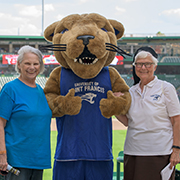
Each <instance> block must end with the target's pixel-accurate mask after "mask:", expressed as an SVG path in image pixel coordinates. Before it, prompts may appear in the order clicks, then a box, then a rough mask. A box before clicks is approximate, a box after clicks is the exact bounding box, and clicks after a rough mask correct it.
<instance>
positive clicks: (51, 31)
mask: <svg viewBox="0 0 180 180" xmlns="http://www.w3.org/2000/svg"><path fill="white" fill-rule="evenodd" d="M57 24H58V22H55V23H53V24H51V25H50V26H48V27H47V28H46V29H45V31H44V37H45V39H46V40H47V41H49V42H52V39H53V36H54V30H55V28H56V26H57Z"/></svg>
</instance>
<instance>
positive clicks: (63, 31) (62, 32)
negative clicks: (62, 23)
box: [60, 29, 68, 34]
mask: <svg viewBox="0 0 180 180" xmlns="http://www.w3.org/2000/svg"><path fill="white" fill-rule="evenodd" d="M66 31H68V29H64V30H62V31H61V32H60V33H61V34H64V33H65V32H66Z"/></svg>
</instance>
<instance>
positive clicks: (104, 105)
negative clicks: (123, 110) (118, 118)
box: [99, 91, 124, 118]
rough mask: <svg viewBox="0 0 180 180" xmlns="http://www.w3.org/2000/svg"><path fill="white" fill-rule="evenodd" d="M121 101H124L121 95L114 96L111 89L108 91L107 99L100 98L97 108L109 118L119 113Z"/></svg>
mask: <svg viewBox="0 0 180 180" xmlns="http://www.w3.org/2000/svg"><path fill="white" fill-rule="evenodd" d="M122 101H124V99H123V98H122V97H115V96H114V95H113V92H112V91H108V92H107V99H101V101H100V106H99V108H100V110H101V113H102V115H103V116H104V117H106V118H110V117H111V116H113V115H117V114H120V111H119V107H120V106H121V105H120V104H121V102H122ZM123 104H124V103H123Z"/></svg>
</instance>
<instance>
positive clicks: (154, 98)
mask: <svg viewBox="0 0 180 180" xmlns="http://www.w3.org/2000/svg"><path fill="white" fill-rule="evenodd" d="M151 97H153V100H154V101H158V100H159V99H160V98H161V96H160V95H159V94H154V95H151Z"/></svg>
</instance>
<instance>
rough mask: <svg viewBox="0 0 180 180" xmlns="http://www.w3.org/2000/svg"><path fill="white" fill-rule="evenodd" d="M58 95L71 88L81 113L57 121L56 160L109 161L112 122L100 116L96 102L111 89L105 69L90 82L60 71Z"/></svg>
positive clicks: (64, 93)
mask: <svg viewBox="0 0 180 180" xmlns="http://www.w3.org/2000/svg"><path fill="white" fill-rule="evenodd" d="M60 87H61V95H64V96H65V95H66V94H67V93H68V91H69V90H70V89H71V88H74V89H75V96H80V97H81V99H82V108H81V110H80V113H79V114H77V115H74V116H70V115H64V116H62V117H58V118H56V123H57V129H58V137H57V148H56V153H55V159H56V160H57V161H58V160H59V161H66V160H67V161H69V160H97V161H99V160H100V161H101V160H102V161H104V160H110V159H112V158H113V157H112V119H111V118H110V119H107V118H105V117H103V116H102V114H101V111H100V109H99V103H100V100H101V99H102V98H107V91H108V90H111V89H112V88H111V81H110V76H109V70H108V67H105V68H103V69H102V70H101V72H100V73H99V74H98V75H97V76H96V77H95V78H93V79H82V78H80V77H78V76H77V75H75V74H74V73H73V71H71V70H70V69H65V68H63V67H62V69H61V79H60Z"/></svg>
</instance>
